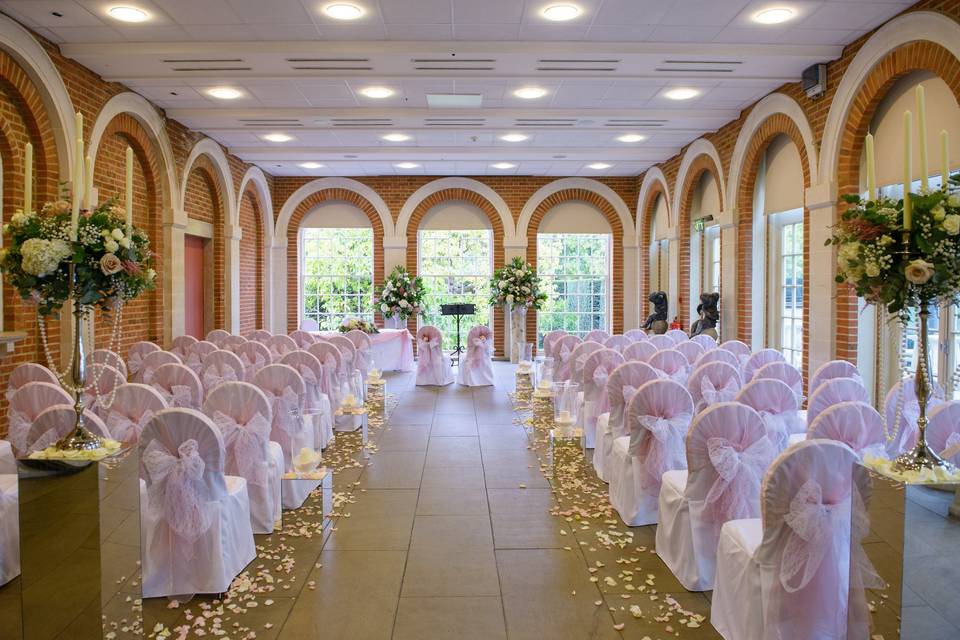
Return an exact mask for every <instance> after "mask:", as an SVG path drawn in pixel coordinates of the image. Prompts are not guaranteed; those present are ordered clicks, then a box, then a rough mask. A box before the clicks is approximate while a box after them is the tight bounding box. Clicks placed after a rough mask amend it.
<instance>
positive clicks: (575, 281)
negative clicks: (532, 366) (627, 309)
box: [537, 233, 610, 342]
mask: <svg viewBox="0 0 960 640" xmlns="http://www.w3.org/2000/svg"><path fill="white" fill-rule="evenodd" d="M609 247H610V236H609V234H582V233H541V234H539V236H538V238H537V268H538V269H537V273H538V274H539V277H540V280H541V288H542V289H543V291H544V292H545V293H546V295H547V299H546V301H545V302H544V303H543V305H542V306H541V308H540V310H539V311H538V312H537V334H538V342H540V341H542V339H543V335H544V334H546V333H548V332H550V331H553V330H555V329H562V330H563V331H566V332H567V333H571V334H574V335H579V336H582V335H584V334H586V333H587V332H589V331H592V330H594V329H604V328H606V319H607V299H608V296H607V278H608V275H609V270H610V251H609Z"/></svg>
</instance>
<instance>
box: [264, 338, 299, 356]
mask: <svg viewBox="0 0 960 640" xmlns="http://www.w3.org/2000/svg"><path fill="white" fill-rule="evenodd" d="M266 345H267V348H268V349H270V355H271V356H272V357H273V361H274V362H277V361H279V360H280V358H282V357H283V356H285V355H287V354H288V353H290V352H291V351H296V350H297V349H299V348H300V347H299V346H297V343H296V341H295V340H294V339H293V338H291V337H290V336H283V335H277V336H272V337H271V338H270V339H269V340H267V342H266Z"/></svg>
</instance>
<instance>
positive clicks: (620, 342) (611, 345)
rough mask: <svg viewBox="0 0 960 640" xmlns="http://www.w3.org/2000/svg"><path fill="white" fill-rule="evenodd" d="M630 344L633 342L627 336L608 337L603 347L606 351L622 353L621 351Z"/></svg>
mask: <svg viewBox="0 0 960 640" xmlns="http://www.w3.org/2000/svg"><path fill="white" fill-rule="evenodd" d="M631 344H633V340H631V339H630V338H628V337H627V336H610V337H609V338H607V339H606V340H605V341H604V343H603V346H604V347H606V348H607V349H613V350H614V351H618V352H619V353H623V350H624V349H626V348H627V347H628V346H629V345H631Z"/></svg>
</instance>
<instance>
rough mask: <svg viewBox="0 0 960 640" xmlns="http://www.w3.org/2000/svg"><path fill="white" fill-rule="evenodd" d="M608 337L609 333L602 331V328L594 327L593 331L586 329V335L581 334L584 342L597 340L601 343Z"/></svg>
mask: <svg viewBox="0 0 960 640" xmlns="http://www.w3.org/2000/svg"><path fill="white" fill-rule="evenodd" d="M609 337H610V334H609V333H607V332H606V331H604V330H603V329H594V330H593V331H588V332H587V333H586V335H584V336H583V341H584V342H599V343H600V344H603V343H604V342H606V341H607V338H609Z"/></svg>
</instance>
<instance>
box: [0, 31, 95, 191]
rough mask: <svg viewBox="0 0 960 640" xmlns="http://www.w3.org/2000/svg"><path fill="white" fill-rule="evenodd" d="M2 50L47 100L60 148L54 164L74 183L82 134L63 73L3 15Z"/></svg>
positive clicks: (54, 136) (0, 44)
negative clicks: (76, 127) (77, 144)
mask: <svg viewBox="0 0 960 640" xmlns="http://www.w3.org/2000/svg"><path fill="white" fill-rule="evenodd" d="M0 48H3V50H4V51H6V52H7V53H8V54H10V55H11V56H12V57H13V58H14V59H15V60H16V61H17V63H18V64H19V65H20V67H21V68H22V69H23V70H24V72H25V73H26V74H27V76H28V77H29V78H30V81H31V82H33V85H34V86H35V87H36V89H37V91H38V92H39V94H40V97H41V98H42V99H43V106H44V109H45V110H46V112H47V117H48V118H49V119H50V127H51V129H52V133H53V139H54V143H55V145H56V148H57V157H56V158H51V160H52V161H55V162H56V163H57V167H58V169H59V173H60V179H61V180H68V179H71V175H70V172H71V171H72V169H73V153H74V140H76V139H77V136H78V132H77V131H75V130H74V109H73V102H72V101H71V100H70V94H69V93H67V87H66V85H64V84H63V78H61V77H60V72H59V71H57V68H56V66H55V65H54V64H53V61H52V60H51V59H50V56H48V55H47V52H46V50H44V48H43V47H42V46H41V45H40V43H39V42H37V40H36V38H34V37H33V34H31V33H30V32H29V31H27V30H26V29H25V28H23V27H22V26H21V25H20V24H19V23H17V21H15V20H13V19H11V18H9V17H7V16H5V15H2V14H0ZM79 135H83V132H82V131H81V132H79Z"/></svg>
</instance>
